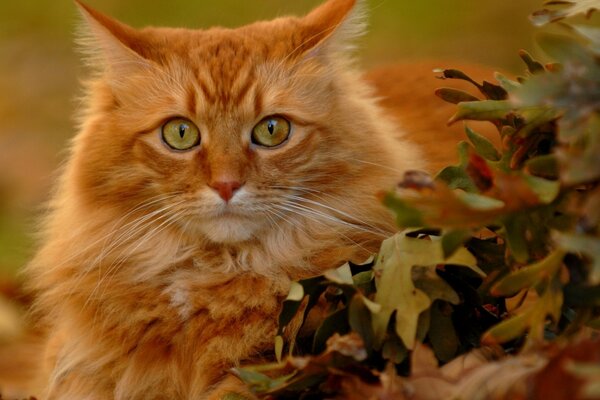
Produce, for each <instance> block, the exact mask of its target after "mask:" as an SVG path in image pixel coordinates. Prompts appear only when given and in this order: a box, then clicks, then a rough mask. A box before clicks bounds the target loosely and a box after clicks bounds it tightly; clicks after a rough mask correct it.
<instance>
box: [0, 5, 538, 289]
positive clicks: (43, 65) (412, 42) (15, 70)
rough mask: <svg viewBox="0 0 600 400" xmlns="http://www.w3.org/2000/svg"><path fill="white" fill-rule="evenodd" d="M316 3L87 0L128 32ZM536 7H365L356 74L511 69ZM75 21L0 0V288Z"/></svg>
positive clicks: (12, 262) (12, 265)
mask: <svg viewBox="0 0 600 400" xmlns="http://www.w3.org/2000/svg"><path fill="white" fill-rule="evenodd" d="M318 3H320V1H319V0H220V1H218V2H217V1H213V0H88V4H89V5H91V6H92V7H95V8H97V9H98V10H101V11H103V12H105V13H107V14H109V15H112V16H114V17H116V18H118V19H120V20H122V21H124V22H126V23H128V24H130V25H133V26H136V27H141V26H144V25H169V26H185V27H191V28H202V27H209V26H212V25H222V26H228V27H234V26H237V25H241V24H245V23H248V22H251V21H255V20H257V19H270V18H273V17H276V16H280V15H286V14H300V13H305V12H307V11H308V10H310V9H311V7H313V6H315V5H316V4H318ZM540 6H541V0H501V1H498V0H369V1H368V8H369V9H370V14H371V15H370V30H369V34H368V35H367V36H366V37H365V38H364V39H363V40H362V41H361V44H362V46H361V48H360V54H361V60H362V61H363V65H364V66H365V67H370V66H373V65H378V64H385V63H390V62H394V61H399V60H413V59H417V60H418V59H436V60H444V61H445V62H440V66H451V65H452V62H451V60H461V61H471V62H477V63H482V64H487V65H491V66H493V67H496V68H497V69H502V70H508V71H514V72H519V71H520V70H521V66H520V62H519V60H518V57H517V55H516V54H517V50H518V49H520V48H526V49H531V48H532V47H533V45H532V35H533V28H532V26H531V24H530V23H529V21H528V19H527V16H528V15H529V14H530V13H531V12H532V11H534V10H535V9H536V8H539V7H540ZM77 22H78V15H77V12H76V8H75V5H74V3H73V2H72V1H70V0H25V1H11V0H0V283H1V282H2V280H7V279H11V277H12V276H14V273H15V272H16V271H17V270H18V268H19V267H20V266H22V265H23V264H24V263H25V262H26V260H27V259H28V257H30V255H31V252H32V248H33V243H34V239H33V237H34V232H35V226H36V220H37V219H38V217H39V215H40V213H41V212H43V204H44V200H46V199H47V197H48V194H49V192H50V188H51V182H52V180H53V179H54V177H55V172H54V171H55V170H56V169H57V167H58V166H59V165H60V162H61V160H62V159H63V157H64V155H65V149H66V148H67V146H68V139H69V138H70V137H71V136H72V134H73V125H74V124H73V121H72V118H71V116H72V115H73V114H74V112H73V111H74V110H75V109H76V107H77V104H78V102H77V95H78V94H79V89H78V80H79V79H80V78H81V77H83V76H84V75H85V71H84V70H83V68H82V67H81V65H80V63H79V61H78V55H77V53H76V51H75V50H74V46H73V32H74V30H75V26H76V24H77Z"/></svg>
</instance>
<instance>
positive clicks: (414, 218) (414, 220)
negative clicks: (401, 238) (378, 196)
mask: <svg viewBox="0 0 600 400" xmlns="http://www.w3.org/2000/svg"><path fill="white" fill-rule="evenodd" d="M383 204H385V206H386V207H388V208H389V209H390V210H392V211H393V212H394V214H395V215H396V224H398V226H401V227H405V228H411V227H419V226H424V225H425V221H424V220H423V215H422V213H421V212H420V211H419V210H417V209H416V208H413V207H411V206H409V205H408V204H406V202H404V201H402V200H400V199H399V198H397V197H396V196H394V195H393V194H392V193H388V194H386V196H385V198H384V200H383Z"/></svg>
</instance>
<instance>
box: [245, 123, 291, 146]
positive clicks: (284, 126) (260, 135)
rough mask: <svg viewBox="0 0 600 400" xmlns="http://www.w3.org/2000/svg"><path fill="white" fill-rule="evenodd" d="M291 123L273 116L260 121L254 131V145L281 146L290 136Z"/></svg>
mask: <svg viewBox="0 0 600 400" xmlns="http://www.w3.org/2000/svg"><path fill="white" fill-rule="evenodd" d="M290 131H291V124H290V121H288V120H287V119H285V118H283V117H279V116H271V117H267V118H265V119H263V120H262V121H260V122H259V123H258V124H257V125H256V126H255V127H254V129H252V143H254V144H257V145H259V146H264V147H275V146H279V145H280V144H282V143H283V142H285V141H286V140H287V138H288V137H289V136H290Z"/></svg>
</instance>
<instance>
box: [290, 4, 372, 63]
mask: <svg viewBox="0 0 600 400" xmlns="http://www.w3.org/2000/svg"><path fill="white" fill-rule="evenodd" d="M301 24H302V27H303V28H302V40H303V42H302V43H301V44H300V48H299V49H298V50H299V51H300V52H301V53H303V54H307V55H309V56H319V55H335V54H338V55H340V54H346V53H348V52H349V51H350V50H352V49H353V48H354V43H355V40H356V39H357V38H358V37H359V36H362V35H363V34H364V33H365V31H366V6H365V0H328V1H327V2H325V3H323V4H321V5H320V6H319V7H317V8H315V9H314V10H313V11H312V12H311V13H309V14H308V15H307V16H305V17H304V18H303V19H302V20H301Z"/></svg>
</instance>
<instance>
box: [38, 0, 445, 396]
mask: <svg viewBox="0 0 600 400" xmlns="http://www.w3.org/2000/svg"><path fill="white" fill-rule="evenodd" d="M81 9H82V13H83V16H84V19H85V21H86V26H87V28H86V29H87V34H86V36H85V37H84V39H83V41H82V42H83V44H84V46H85V47H86V51H87V52H88V55H89V57H90V63H91V64H92V66H93V67H94V68H95V70H96V73H95V74H94V76H93V77H92V78H91V79H90V81H89V82H88V83H87V98H86V105H87V107H86V109H85V111H84V112H83V115H82V118H81V121H82V122H81V129H80V131H79V133H78V134H77V136H76V137H75V139H74V141H73V144H72V149H71V155H70V158H69V160H68V163H67V164H66V166H65V169H64V172H63V175H62V179H61V181H60V184H59V185H58V189H57V191H56V195H55V198H54V200H53V203H52V208H51V212H50V213H49V215H48V217H47V220H46V224H45V230H44V238H45V239H44V242H43V246H42V247H41V248H40V250H39V252H38V254H37V255H36V257H35V259H34V260H33V261H32V262H31V264H30V265H29V267H28V269H27V273H28V275H29V277H30V282H31V288H32V290H34V291H35V293H36V294H37V302H36V307H35V310H36V311H37V312H38V313H39V315H41V316H43V321H44V327H45V328H46V329H47V332H48V341H47V345H46V351H45V358H44V363H43V367H44V369H45V370H44V372H43V374H42V379H41V381H42V382H45V383H44V384H43V385H42V386H43V387H40V388H39V392H38V393H36V394H37V395H39V396H40V397H41V398H42V399H48V400H59V399H69V400H72V399H93V400H100V399H127V400H131V399H145V400H152V399H195V400H197V399H220V398H221V397H222V395H223V394H224V393H226V392H228V391H237V392H239V393H246V394H247V392H246V390H245V389H244V388H243V386H242V385H241V383H240V382H238V381H237V380H236V379H235V378H233V377H232V376H228V375H227V369H228V368H230V367H232V366H236V365H240V364H242V363H245V362H248V361H251V360H254V359H256V358H259V357H261V354H264V353H265V352H268V351H270V349H271V346H272V341H273V337H274V334H275V330H276V319H277V318H276V316H277V313H278V310H279V304H280V302H281V300H282V298H283V297H284V296H285V295H286V293H287V290H288V286H289V282H290V281H291V280H294V279H298V278H303V277H307V276H310V275H312V274H315V273H319V272H322V271H323V270H325V269H328V268H332V267H336V266H338V265H339V264H341V263H343V262H345V261H347V260H349V259H350V260H354V261H362V260H363V259H364V258H365V257H366V256H367V255H368V254H369V253H371V252H373V251H376V250H377V248H378V244H379V243H380V241H381V239H382V238H384V237H385V236H386V235H389V234H390V233H391V232H393V231H394V226H393V222H392V220H391V218H390V215H389V213H388V212H387V211H386V210H385V209H384V207H383V206H382V205H381V204H380V203H379V201H377V199H376V194H377V193H378V192H380V191H382V190H387V189H390V188H392V187H393V186H394V184H395V183H396V182H397V181H398V180H399V179H400V178H401V176H402V173H403V171H405V170H407V169H419V168H425V162H424V161H423V157H422V155H421V152H420V150H419V148H418V147H417V146H415V145H414V144H411V143H410V142H409V141H407V140H406V139H405V138H403V137H402V136H403V133H402V132H401V131H400V130H399V129H398V128H397V126H396V125H395V119H394V117H392V116H390V115H389V114H390V112H389V111H385V109H384V108H382V107H380V106H379V105H378V104H377V101H378V100H376V98H377V95H378V94H377V93H375V92H374V90H373V89H372V87H371V86H370V84H368V83H366V81H365V80H364V79H363V78H362V75H361V72H360V71H359V70H358V69H357V68H356V67H355V66H354V64H353V62H352V59H351V56H350V55H349V49H350V48H351V45H352V40H353V39H354V37H355V36H356V35H358V34H360V32H361V30H362V14H361V5H360V4H355V0H329V1H327V2H326V3H325V4H324V5H322V6H321V7H319V8H317V9H316V10H314V11H313V12H311V13H310V14H308V15H307V16H306V17H304V18H294V17H287V18H280V19H276V20H274V21H270V22H258V23H255V24H252V25H249V26H245V27H242V28H238V29H233V30H231V29H223V28H212V29H208V30H184V29H168V28H145V29H141V30H135V29H133V28H130V27H128V26H126V25H123V24H121V23H119V22H116V21H114V20H112V19H110V18H109V17H106V16H104V15H102V14H100V13H98V12H97V11H94V10H92V9H90V8H89V7H87V6H85V5H81ZM427 73H429V71H427ZM369 79H370V80H371V82H373V83H374V85H375V86H378V85H379V83H380V82H381V79H379V78H377V76H376V75H374V76H372V77H371V78H369ZM385 94H386V93H383V92H382V91H381V92H380V93H379V95H385ZM432 101H435V99H433V100H432ZM383 103H384V104H383V105H384V106H386V107H391V106H390V104H388V103H386V100H383ZM435 106H437V104H436V105H435ZM273 114H277V115H283V116H286V117H287V118H288V119H289V120H290V121H291V122H292V125H293V133H292V135H291V137H290V139H289V141H288V142H287V143H286V144H285V145H283V146H282V147H279V148H276V149H261V148H257V147H255V146H253V145H252V144H251V143H250V132H251V130H252V127H253V126H254V125H255V124H256V123H257V122H258V121H260V120H261V119H262V118H264V117H265V116H267V115H273ZM401 114H402V113H401V112H399V114H398V115H401ZM176 116H182V117H186V118H188V119H190V120H191V121H194V122H195V124H196V125H197V126H198V127H199V129H200V132H201V136H202V142H201V144H200V146H198V147H196V148H194V149H192V150H191V151H188V152H173V151H171V150H170V149H168V148H167V147H166V146H165V145H164V144H163V143H162V142H161V140H160V134H159V132H160V127H161V125H162V124H163V123H164V122H165V121H166V120H168V119H169V118H172V117H176ZM400 119H402V118H400ZM401 122H402V121H401ZM404 122H405V124H404V125H405V127H406V128H407V130H410V123H411V122H410V121H408V123H406V121H404ZM413 122H414V123H417V122H416V120H414V121H413ZM427 129H428V130H429V129H430V130H432V131H434V130H435V129H439V127H436V128H434V127H433V126H431V125H430V128H427ZM427 133H430V132H424V133H423V134H427ZM215 179H216V180H219V179H220V180H223V179H233V180H235V181H236V182H238V181H239V182H243V184H244V185H243V187H242V189H240V190H239V191H238V192H237V193H236V194H235V196H234V197H233V199H232V200H231V201H230V202H229V203H227V204H226V203H224V202H223V200H222V199H221V198H220V197H219V195H218V194H217V193H215V191H214V190H213V189H211V187H210V184H211V182H213V181H214V180H215Z"/></svg>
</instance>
